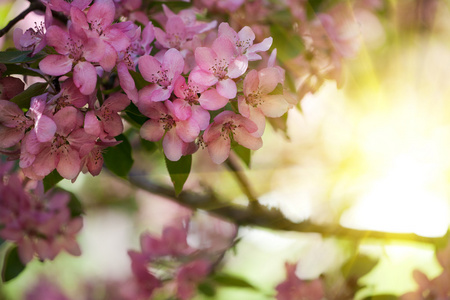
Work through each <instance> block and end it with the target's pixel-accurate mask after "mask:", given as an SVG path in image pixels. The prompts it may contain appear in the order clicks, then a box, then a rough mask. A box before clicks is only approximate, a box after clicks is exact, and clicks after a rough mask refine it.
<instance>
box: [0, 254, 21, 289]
mask: <svg viewBox="0 0 450 300" xmlns="http://www.w3.org/2000/svg"><path fill="white" fill-rule="evenodd" d="M24 269H25V265H24V264H23V263H22V261H21V260H20V258H19V251H18V249H17V246H13V247H11V248H10V249H8V251H7V252H6V254H5V260H4V261H3V269H2V281H3V282H7V281H10V280H12V279H14V278H16V277H17V276H19V274H20V273H21V272H22V271H23V270H24Z"/></svg>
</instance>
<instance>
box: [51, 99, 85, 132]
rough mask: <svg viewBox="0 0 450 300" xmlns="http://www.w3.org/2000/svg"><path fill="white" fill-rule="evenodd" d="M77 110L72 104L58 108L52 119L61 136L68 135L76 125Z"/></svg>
mask: <svg viewBox="0 0 450 300" xmlns="http://www.w3.org/2000/svg"><path fill="white" fill-rule="evenodd" d="M78 113H79V111H78V110H77V109H76V108H75V107H73V106H66V107H64V108H62V109H61V110H59V111H58V112H57V113H56V114H55V115H54V116H53V120H54V121H55V123H56V126H57V133H58V134H60V135H62V136H68V135H69V133H70V132H72V130H73V129H74V128H75V126H76V125H77V114H78Z"/></svg>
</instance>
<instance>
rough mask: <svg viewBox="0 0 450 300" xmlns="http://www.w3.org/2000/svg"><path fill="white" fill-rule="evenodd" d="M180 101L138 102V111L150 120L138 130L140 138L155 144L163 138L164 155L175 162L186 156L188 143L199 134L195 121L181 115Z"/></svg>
mask: <svg viewBox="0 0 450 300" xmlns="http://www.w3.org/2000/svg"><path fill="white" fill-rule="evenodd" d="M181 106H183V103H182V101H175V102H171V101H165V102H164V103H162V102H144V101H141V102H139V106H138V107H139V110H140V111H141V113H143V114H144V115H145V116H147V117H149V118H150V120H148V121H147V122H145V123H144V124H143V125H142V127H141V130H140V134H141V137H142V138H143V139H146V140H148V141H152V142H156V141H159V140H160V139H161V138H163V137H164V138H163V142H162V145H163V149H164V154H165V155H166V157H167V158H168V159H169V160H172V161H177V160H179V159H180V158H181V156H182V155H186V154H187V152H188V151H189V148H190V143H192V142H194V141H195V139H196V138H197V137H198V135H199V133H200V127H199V124H198V123H197V120H195V119H194V118H192V117H191V116H189V115H186V114H183V113H182V112H183V111H184V110H183V109H182V108H181Z"/></svg>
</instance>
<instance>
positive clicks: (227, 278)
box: [212, 273, 258, 290]
mask: <svg viewBox="0 0 450 300" xmlns="http://www.w3.org/2000/svg"><path fill="white" fill-rule="evenodd" d="M212 280H214V281H215V282H216V283H217V284H219V285H221V286H224V287H236V288H247V289H253V290H258V288H256V287H255V286H254V285H252V284H251V283H249V282H248V281H247V280H245V279H243V278H241V277H238V276H235V275H232V274H226V273H219V274H214V275H213V276H212Z"/></svg>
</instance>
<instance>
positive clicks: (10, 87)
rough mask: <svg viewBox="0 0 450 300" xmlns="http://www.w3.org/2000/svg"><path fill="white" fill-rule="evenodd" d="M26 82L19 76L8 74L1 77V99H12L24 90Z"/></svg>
mask: <svg viewBox="0 0 450 300" xmlns="http://www.w3.org/2000/svg"><path fill="white" fill-rule="evenodd" d="M24 88H25V84H24V83H23V81H22V80H20V79H19V78H15V77H12V76H6V77H1V78H0V99H1V100H11V99H12V98H14V97H15V96H16V95H18V94H20V93H21V92H23V90H24Z"/></svg>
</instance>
